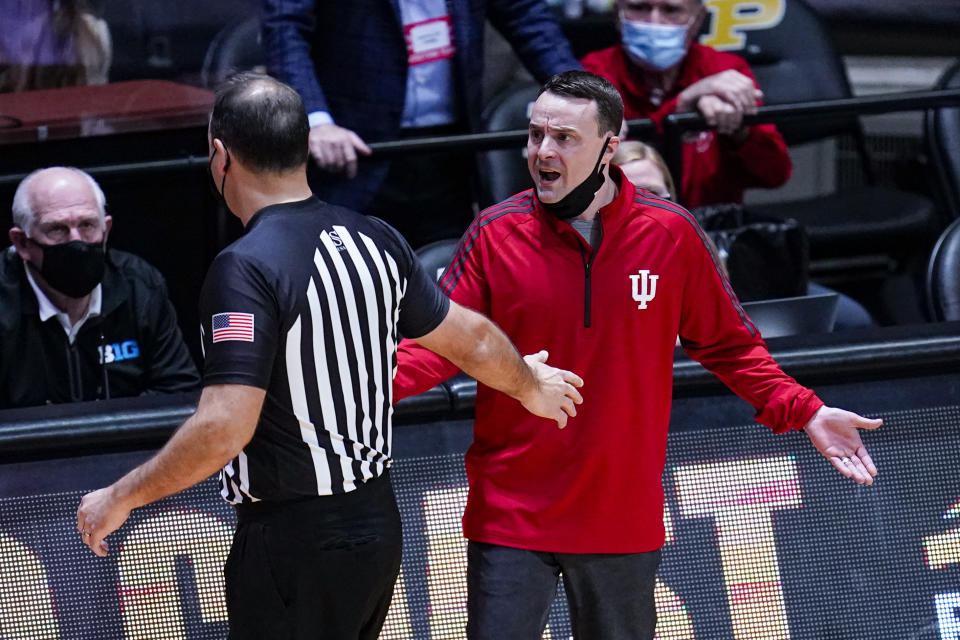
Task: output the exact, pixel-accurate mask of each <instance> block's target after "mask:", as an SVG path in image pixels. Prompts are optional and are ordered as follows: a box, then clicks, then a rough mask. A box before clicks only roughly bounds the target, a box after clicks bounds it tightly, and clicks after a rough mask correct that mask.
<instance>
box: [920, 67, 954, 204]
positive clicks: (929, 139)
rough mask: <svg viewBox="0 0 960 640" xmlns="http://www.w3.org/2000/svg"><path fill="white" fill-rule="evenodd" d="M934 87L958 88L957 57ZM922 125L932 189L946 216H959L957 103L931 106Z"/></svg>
mask: <svg viewBox="0 0 960 640" xmlns="http://www.w3.org/2000/svg"><path fill="white" fill-rule="evenodd" d="M936 88H938V89H957V88H960V61H958V62H956V63H955V64H954V65H953V66H951V67H950V68H949V69H947V70H946V71H945V72H944V74H943V76H942V77H941V78H940V80H939V82H937V87H936ZM924 125H925V126H924V129H925V134H926V135H925V138H926V148H927V155H928V157H929V159H930V169H931V175H932V179H933V183H934V192H935V193H936V195H937V198H938V201H939V204H940V205H941V208H942V209H943V211H944V213H945V214H946V215H947V216H948V218H949V219H950V220H953V219H955V218H960V107H950V108H941V109H931V110H929V111H928V112H927V113H926V118H925V122H924Z"/></svg>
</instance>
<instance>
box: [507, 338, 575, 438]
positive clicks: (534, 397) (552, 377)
mask: <svg viewBox="0 0 960 640" xmlns="http://www.w3.org/2000/svg"><path fill="white" fill-rule="evenodd" d="M548 356H549V354H548V353H547V352H546V351H539V352H537V353H532V354H530V355H527V356H524V357H523V359H524V361H525V362H526V363H527V366H529V367H530V369H531V370H532V371H533V375H534V376H535V377H536V378H537V381H538V382H539V385H538V388H537V390H536V391H535V392H533V393H531V394H529V395H528V396H526V397H524V398H523V399H521V400H520V402H521V404H523V407H524V408H525V409H526V410H527V411H529V412H530V413H532V414H534V415H537V416H540V417H541V418H549V419H550V420H556V421H557V426H558V427H560V428H561V429H563V428H564V427H565V426H567V416H570V417H571V418H572V417H574V416H576V415H577V406H576V405H578V404H582V403H583V396H581V395H580V392H579V391H577V389H576V388H577V387H582V386H583V379H582V378H580V376H578V375H577V374H575V373H573V372H571V371H567V370H565V369H557V368H556V367H551V366H550V365H548V364H547V357H548Z"/></svg>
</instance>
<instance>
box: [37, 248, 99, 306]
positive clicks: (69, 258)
mask: <svg viewBox="0 0 960 640" xmlns="http://www.w3.org/2000/svg"><path fill="white" fill-rule="evenodd" d="M31 242H33V244H35V245H37V246H38V247H40V249H41V250H42V251H43V267H41V269H40V275H41V276H43V279H44V280H46V281H47V283H48V284H49V285H50V286H51V287H53V288H54V289H56V290H57V291H59V292H60V293H62V294H64V295H66V296H69V297H71V298H82V297H83V296H85V295H87V294H88V293H90V292H91V291H93V290H94V288H95V287H96V286H97V285H98V284H100V282H101V281H102V280H103V272H104V269H105V268H106V265H105V256H106V252H105V250H104V243H103V242H83V241H82V240H71V241H70V242H64V243H63V244H41V243H39V242H37V241H36V240H31Z"/></svg>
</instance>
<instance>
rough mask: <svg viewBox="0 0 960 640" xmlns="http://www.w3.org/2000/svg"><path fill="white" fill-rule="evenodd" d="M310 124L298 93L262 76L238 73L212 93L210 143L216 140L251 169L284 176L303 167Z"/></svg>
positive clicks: (306, 154)
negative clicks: (213, 97) (285, 173)
mask: <svg viewBox="0 0 960 640" xmlns="http://www.w3.org/2000/svg"><path fill="white" fill-rule="evenodd" d="M309 136H310V125H309V124H308V122H307V111H306V109H305V108H304V106H303V100H301V98H300V95H299V94H298V93H297V92H296V91H295V90H294V89H293V88H292V87H290V86H289V85H286V84H284V83H282V82H280V81H279V80H276V79H274V78H271V77H270V76H267V75H264V74H261V73H250V72H244V73H238V74H235V75H233V76H231V77H230V78H228V79H227V80H226V81H224V82H223V84H221V85H220V86H219V87H218V88H217V91H216V97H215V100H214V103H213V111H212V113H211V114H210V139H211V140H214V139H219V140H220V141H221V142H223V144H224V146H225V147H226V148H227V149H229V151H230V153H231V154H232V155H235V156H236V157H237V159H238V160H239V161H240V162H242V163H243V164H244V166H246V167H247V168H249V169H250V170H253V171H262V172H268V173H284V172H287V171H290V170H293V169H298V168H300V167H302V166H304V165H305V164H306V162H307V157H308V154H309V147H308V138H309Z"/></svg>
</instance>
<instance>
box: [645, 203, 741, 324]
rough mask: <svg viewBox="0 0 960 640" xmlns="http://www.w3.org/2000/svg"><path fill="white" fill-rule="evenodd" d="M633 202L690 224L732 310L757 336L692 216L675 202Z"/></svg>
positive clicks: (704, 232)
mask: <svg viewBox="0 0 960 640" xmlns="http://www.w3.org/2000/svg"><path fill="white" fill-rule="evenodd" d="M633 201H634V202H638V203H640V204H645V205H648V206H651V207H656V208H658V209H663V210H664V211H669V212H671V213H675V214H677V215H679V216H681V217H682V218H683V219H684V220H686V221H687V222H689V223H690V226H692V227H693V229H694V231H696V232H697V236H699V238H700V241H701V242H702V243H703V246H704V248H705V249H706V250H707V253H708V254H709V255H710V260H711V262H713V268H714V269H715V270H716V271H717V275H718V276H720V281H721V282H722V283H723V289H724V291H726V293H727V297H728V298H729V299H730V303H731V304H732V305H733V308H734V309H736V311H737V314H738V315H739V316H740V321H741V322H742V323H743V324H744V326H745V327H746V328H747V329H748V330H749V331H750V335H754V336H755V335H757V328H756V326H754V324H753V322H752V321H751V320H750V317H749V316H748V315H747V312H746V311H744V310H743V307H742V306H741V304H740V299H739V298H737V294H736V292H734V290H733V285H732V284H731V283H730V279H729V278H728V277H727V276H726V274H724V272H723V268H722V267H721V266H720V256H718V255H717V253H716V252H715V251H714V250H713V249H712V248H711V246H710V242H709V240H708V239H707V233H706V231H704V230H703V228H702V227H701V226H700V224H699V223H698V222H697V220H696V218H694V217H693V214H692V213H690V212H689V211H687V210H686V209H684V208H683V207H681V206H680V205H678V204H676V203H675V202H671V201H670V200H666V199H662V198H657V197H646V196H642V195H640V194H639V193H637V194H636V195H635V196H634V199H633Z"/></svg>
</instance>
